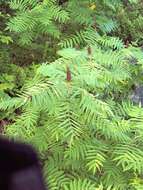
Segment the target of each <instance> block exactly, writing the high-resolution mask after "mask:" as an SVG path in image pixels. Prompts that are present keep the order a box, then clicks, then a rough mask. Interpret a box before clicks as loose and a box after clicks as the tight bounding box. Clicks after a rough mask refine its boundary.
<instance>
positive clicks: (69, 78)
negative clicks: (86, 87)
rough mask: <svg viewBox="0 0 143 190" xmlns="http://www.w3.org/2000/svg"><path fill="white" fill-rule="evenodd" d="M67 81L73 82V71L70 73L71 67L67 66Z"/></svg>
mask: <svg viewBox="0 0 143 190" xmlns="http://www.w3.org/2000/svg"><path fill="white" fill-rule="evenodd" d="M66 80H67V81H68V82H69V81H71V71H70V69H69V67H68V66H67V78H66Z"/></svg>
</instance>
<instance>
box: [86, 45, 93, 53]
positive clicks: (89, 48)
mask: <svg viewBox="0 0 143 190" xmlns="http://www.w3.org/2000/svg"><path fill="white" fill-rule="evenodd" d="M87 51H88V55H91V53H92V50H91V47H90V46H88V48H87Z"/></svg>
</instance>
